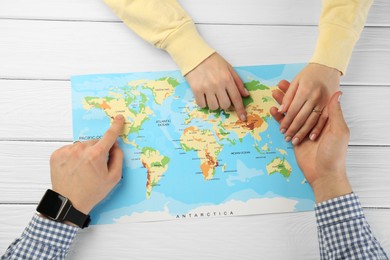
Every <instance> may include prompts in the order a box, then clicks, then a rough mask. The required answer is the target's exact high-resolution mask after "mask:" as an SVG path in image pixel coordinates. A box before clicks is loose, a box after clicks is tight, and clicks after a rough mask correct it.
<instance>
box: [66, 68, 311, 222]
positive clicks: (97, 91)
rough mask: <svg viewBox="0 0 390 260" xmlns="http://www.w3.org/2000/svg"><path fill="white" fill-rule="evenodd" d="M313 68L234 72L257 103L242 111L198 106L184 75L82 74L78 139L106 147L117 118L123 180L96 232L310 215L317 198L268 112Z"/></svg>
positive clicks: (103, 207)
mask: <svg viewBox="0 0 390 260" xmlns="http://www.w3.org/2000/svg"><path fill="white" fill-rule="evenodd" d="M304 65H305V64H280V65H259V66H247V67H236V68H235V70H236V72H237V73H238V75H239V76H240V78H241V79H242V80H243V82H244V85H245V88H246V89H247V90H248V91H249V93H250V96H249V97H247V98H244V99H243V102H244V105H245V108H246V111H247V121H245V122H243V121H241V120H240V119H239V118H238V117H237V115H236V113H235V111H234V109H229V110H226V111H224V110H220V109H219V110H215V111H211V110H209V109H207V108H200V107H198V106H197V105H196V102H195V100H194V97H193V94H192V92H191V89H190V87H189V85H188V83H187V82H186V80H185V78H184V77H183V76H182V75H181V74H180V72H179V71H163V72H136V73H127V74H100V75H81V76H74V77H72V79H71V82H72V109H73V134H74V140H80V141H86V140H90V139H99V138H101V137H102V135H103V134H104V132H105V131H106V130H107V129H108V128H109V126H110V123H111V122H112V120H113V118H114V117H115V116H116V115H117V114H122V115H123V116H124V117H125V126H124V129H123V132H122V134H121V135H120V138H119V139H118V141H119V145H120V147H121V148H122V150H123V151H124V154H125V158H124V162H123V177H122V179H121V181H120V182H119V184H118V185H117V186H116V187H115V189H114V190H113V191H112V192H111V193H110V194H109V196H108V197H107V198H106V199H105V200H104V201H102V202H101V203H100V204H98V205H97V206H96V207H95V208H94V209H93V211H92V212H91V217H92V224H112V223H123V222H133V221H156V220H165V219H184V218H209V217H219V216H237V215H251V214H263V213H277V212H294V211H305V210H312V209H313V208H314V197H313V194H312V190H311V188H310V186H309V185H308V183H307V182H306V180H305V178H304V176H303V174H302V172H301V171H300V169H299V167H298V165H297V163H296V160H295V156H294V151H293V147H292V145H291V143H286V142H285V141H284V139H283V135H282V134H280V131H279V125H278V123H277V122H276V121H275V120H274V119H273V118H272V116H271V114H270V112H269V110H270V108H271V107H272V106H277V103H276V101H275V100H274V99H273V98H272V91H273V90H274V89H275V88H276V85H277V83H278V82H279V81H280V80H282V79H287V80H292V79H293V78H294V76H295V75H296V74H297V73H298V72H299V71H300V70H301V69H302V68H303V66H304Z"/></svg>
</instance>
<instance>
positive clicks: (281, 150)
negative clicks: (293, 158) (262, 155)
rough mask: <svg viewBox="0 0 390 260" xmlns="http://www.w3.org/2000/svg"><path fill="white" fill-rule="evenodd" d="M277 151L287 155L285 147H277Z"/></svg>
mask: <svg viewBox="0 0 390 260" xmlns="http://www.w3.org/2000/svg"><path fill="white" fill-rule="evenodd" d="M276 151H278V152H279V153H280V154H281V155H287V151H286V150H284V149H280V148H276Z"/></svg>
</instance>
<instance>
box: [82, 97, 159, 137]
mask: <svg viewBox="0 0 390 260" xmlns="http://www.w3.org/2000/svg"><path fill="white" fill-rule="evenodd" d="M83 106H84V108H85V109H86V110H90V109H92V108H99V109H102V110H103V111H104V112H105V113H106V115H107V116H108V117H110V118H111V120H113V118H115V116H116V115H118V114H122V115H123V116H124V117H125V125H124V127H123V131H122V134H121V137H122V139H123V140H124V141H125V142H126V143H128V144H131V145H134V144H135V143H134V142H132V141H130V140H128V138H127V136H128V135H129V134H130V133H132V132H137V131H138V130H139V129H140V128H141V125H142V123H143V122H144V121H145V120H147V119H148V118H149V116H150V115H152V114H153V111H152V110H151V109H150V108H149V107H143V108H142V109H141V111H139V112H137V113H135V112H133V111H131V110H130V109H129V108H128V106H127V105H126V102H125V100H124V99H122V98H111V97H110V98H94V97H92V98H91V97H89V98H86V99H84V100H83Z"/></svg>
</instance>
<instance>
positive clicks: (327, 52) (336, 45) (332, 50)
mask: <svg viewBox="0 0 390 260" xmlns="http://www.w3.org/2000/svg"><path fill="white" fill-rule="evenodd" d="M371 4H372V0H322V13H321V17H320V21H319V26H318V28H319V35H318V39H317V45H316V49H315V52H314V55H313V57H312V58H311V60H310V62H314V63H319V64H323V65H326V66H328V67H332V68H336V69H338V70H339V71H341V72H342V73H343V74H345V72H346V69H347V67H348V63H349V60H350V58H351V55H352V50H353V48H354V46H355V44H356V42H357V40H358V39H359V37H360V33H361V32H362V30H363V27H364V23H365V21H366V18H367V15H368V11H369V9H370V7H371Z"/></svg>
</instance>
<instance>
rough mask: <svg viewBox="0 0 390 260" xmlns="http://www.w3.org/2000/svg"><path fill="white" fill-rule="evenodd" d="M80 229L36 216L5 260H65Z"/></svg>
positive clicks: (5, 256)
mask: <svg viewBox="0 0 390 260" xmlns="http://www.w3.org/2000/svg"><path fill="white" fill-rule="evenodd" d="M78 229H79V228H77V227H73V226H69V225H66V224H63V223H59V222H55V221H52V220H49V219H44V218H41V217H39V216H37V215H34V216H33V218H32V220H31V221H30V223H29V224H28V226H27V227H26V229H25V230H24V231H23V234H22V236H21V237H20V238H18V239H16V240H15V241H14V242H13V243H12V244H11V245H10V246H9V247H8V249H7V251H6V252H5V254H4V255H3V256H2V257H1V260H5V259H40V260H41V259H42V260H43V259H64V258H65V256H66V254H67V253H68V250H69V247H70V245H71V243H72V241H73V239H74V237H75V236H76V233H77V231H78Z"/></svg>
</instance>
